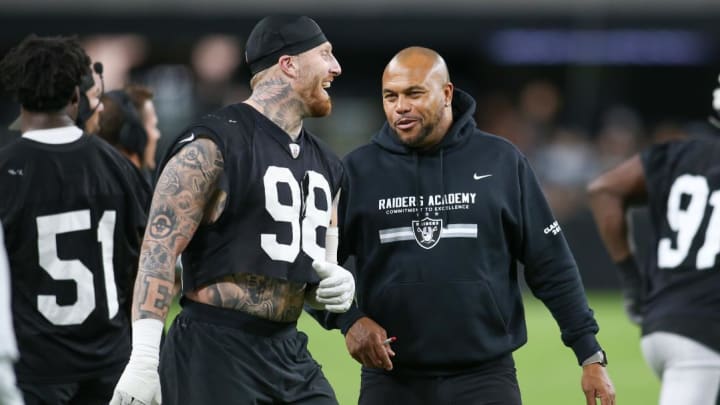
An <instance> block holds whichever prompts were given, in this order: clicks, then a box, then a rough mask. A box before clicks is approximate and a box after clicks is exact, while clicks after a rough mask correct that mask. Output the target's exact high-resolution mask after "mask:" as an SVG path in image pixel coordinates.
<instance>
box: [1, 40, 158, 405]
mask: <svg viewBox="0 0 720 405" xmlns="http://www.w3.org/2000/svg"><path fill="white" fill-rule="evenodd" d="M89 75H91V70H90V59H89V58H88V56H87V55H86V54H85V51H83V49H82V48H81V47H80V46H79V44H78V43H77V41H76V40H75V39H72V38H65V37H36V36H29V37H28V38H26V39H25V40H23V41H22V42H21V43H20V44H19V45H18V46H17V47H15V48H14V49H12V50H11V51H10V52H9V53H8V54H7V55H5V57H4V58H3V60H2V61H1V62H0V80H2V84H3V86H4V87H5V89H6V90H7V91H8V92H9V93H11V94H13V95H15V96H16V97H17V99H18V101H19V102H20V104H21V106H22V108H21V115H20V122H21V130H22V136H21V137H20V138H18V139H15V140H14V141H12V142H11V143H10V144H9V145H8V146H6V147H5V148H4V149H2V150H0V190H3V193H0V220H2V223H3V228H4V230H5V235H6V246H7V250H8V255H9V260H10V271H11V281H12V308H13V317H14V324H15V333H16V335H17V341H18V346H19V351H20V360H19V361H18V363H17V365H16V372H17V379H18V385H19V387H20V388H21V389H22V391H23V395H24V398H25V402H26V404H27V405H35V404H38V405H39V404H59V405H65V404H73V405H74V404H77V405H81V404H82V405H92V404H98V405H100V404H103V405H104V404H107V403H108V401H109V400H110V398H111V396H112V389H113V387H114V386H115V383H116V382H117V379H118V378H119V376H120V374H121V372H122V369H123V367H124V365H125V364H126V363H127V360H128V357H129V354H130V322H129V311H128V309H129V305H128V304H129V296H130V291H131V288H132V281H133V278H134V271H135V268H136V266H137V260H138V252H139V247H140V234H141V232H142V230H143V228H144V225H145V221H146V213H145V209H146V207H144V206H143V204H142V203H141V201H147V196H146V195H143V194H147V193H149V192H150V191H149V189H148V188H147V187H146V186H145V185H144V184H145V183H143V182H142V181H141V179H140V177H139V173H138V172H137V170H135V168H134V167H132V165H131V164H130V163H129V162H128V161H127V160H126V159H125V158H123V156H122V155H120V153H118V152H117V151H116V150H115V149H113V148H112V147H111V146H110V145H108V144H107V143H106V142H104V141H102V140H101V139H99V138H97V137H95V136H90V135H88V134H87V133H84V132H83V131H82V130H81V129H80V128H79V127H77V126H76V125H75V121H76V119H77V114H78V110H79V103H80V98H81V95H80V94H81V90H80V89H81V87H82V86H83V83H85V82H86V80H87V77H88V76H89Z"/></svg>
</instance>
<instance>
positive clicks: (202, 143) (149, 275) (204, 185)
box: [133, 138, 224, 320]
mask: <svg viewBox="0 0 720 405" xmlns="http://www.w3.org/2000/svg"><path fill="white" fill-rule="evenodd" d="M223 164H224V163H223V158H222V154H221V153H220V151H219V150H218V148H217V146H216V145H215V143H213V142H212V141H210V140H208V139H204V138H201V139H198V140H196V141H194V142H192V143H190V144H188V145H187V146H185V147H184V148H183V149H181V150H180V151H179V152H178V153H177V154H176V155H175V156H173V157H172V158H171V159H170V161H169V162H168V163H167V165H166V166H165V169H164V170H163V172H162V174H161V175H160V178H159V179H158V186H157V188H156V190H155V194H154V195H153V201H152V205H151V207H150V215H149V218H148V225H147V230H146V231H145V238H144V240H143V244H142V248H141V251H140V265H139V269H138V275H137V279H136V280H135V292H134V295H133V319H142V318H154V319H160V320H164V319H165V317H166V316H167V313H168V309H169V308H170V303H171V301H172V298H173V297H172V289H173V283H174V281H175V262H176V260H177V257H178V255H179V254H180V253H181V252H182V251H183V250H184V249H185V247H186V246H187V244H188V243H189V242H190V240H191V239H192V237H193V235H194V234H195V231H196V230H197V228H198V226H199V225H200V223H201V221H202V219H203V212H204V211H205V209H206V206H207V205H208V201H209V200H210V197H209V196H211V195H213V194H214V193H215V191H216V189H217V183H218V179H219V178H220V174H221V173H222V170H223Z"/></svg>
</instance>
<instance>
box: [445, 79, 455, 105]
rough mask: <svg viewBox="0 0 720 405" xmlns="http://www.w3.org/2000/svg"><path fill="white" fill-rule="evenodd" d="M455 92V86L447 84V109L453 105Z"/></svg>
mask: <svg viewBox="0 0 720 405" xmlns="http://www.w3.org/2000/svg"><path fill="white" fill-rule="evenodd" d="M454 90H455V85H453V84H452V83H451V82H447V83H445V86H444V87H443V95H444V96H445V107H450V106H451V105H452V99H453V94H454V93H455V92H454Z"/></svg>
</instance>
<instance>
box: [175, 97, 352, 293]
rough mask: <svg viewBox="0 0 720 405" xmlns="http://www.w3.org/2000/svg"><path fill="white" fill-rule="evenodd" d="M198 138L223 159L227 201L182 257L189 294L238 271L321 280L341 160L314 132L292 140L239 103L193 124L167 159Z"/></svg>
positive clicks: (310, 281) (339, 179) (269, 122)
mask: <svg viewBox="0 0 720 405" xmlns="http://www.w3.org/2000/svg"><path fill="white" fill-rule="evenodd" d="M199 137H205V138H209V139H211V140H212V141H213V142H215V144H216V145H217V146H218V148H219V150H220V152H221V153H222V155H223V160H224V162H225V163H224V170H223V174H222V177H221V181H220V186H221V188H222V189H223V190H224V191H225V192H226V193H227V202H226V205H225V208H224V211H223V213H222V215H221V216H220V218H219V219H218V220H217V221H216V222H215V223H213V224H211V225H201V226H200V227H199V228H198V230H197V231H196V233H195V235H194V236H193V238H192V240H191V241H190V243H189V245H188V247H187V249H186V250H185V251H184V252H183V254H182V261H183V290H185V291H190V290H194V289H196V288H197V287H199V286H202V285H206V284H208V283H210V282H212V281H213V280H215V279H217V278H219V277H222V276H225V275H228V274H234V273H253V274H262V275H265V276H270V277H275V278H279V279H285V280H291V281H298V282H307V283H317V282H318V278H317V275H316V274H315V272H314V271H313V269H312V267H311V263H312V260H313V259H324V257H325V231H326V229H327V226H328V224H329V221H330V213H331V208H332V203H331V201H332V196H333V195H335V194H336V193H337V191H338V189H339V184H340V181H341V176H342V166H341V163H340V160H339V159H338V158H337V157H336V156H335V155H334V154H333V152H332V151H331V150H330V149H329V148H328V147H327V146H326V145H325V144H323V143H321V142H320V141H319V140H318V139H317V138H316V137H315V136H313V135H312V134H310V133H309V132H308V131H306V130H304V129H303V131H302V132H301V134H300V136H299V137H298V139H297V140H296V141H292V140H291V138H290V137H289V136H288V135H287V133H285V132H284V131H283V130H282V129H281V128H280V127H278V126H277V125H275V124H274V123H273V122H272V121H270V120H269V119H268V118H267V117H265V116H264V115H262V114H260V113H259V112H257V111H256V110H255V109H253V108H252V107H250V106H248V105H246V104H235V105H231V106H228V107H225V108H223V109H221V110H219V111H217V112H215V113H213V114H209V115H207V116H205V117H203V118H202V119H201V120H200V121H199V122H198V123H196V124H194V125H192V126H191V127H190V128H189V129H188V130H187V131H186V132H185V133H183V134H182V135H181V136H179V137H178V138H177V140H176V142H175V144H174V146H173V148H172V149H171V150H170V152H169V155H168V157H166V159H164V160H165V162H167V160H168V159H169V158H170V156H172V155H174V154H175V153H177V151H178V150H180V149H181V148H183V147H186V145H190V144H192V141H193V140H194V139H196V138H199Z"/></svg>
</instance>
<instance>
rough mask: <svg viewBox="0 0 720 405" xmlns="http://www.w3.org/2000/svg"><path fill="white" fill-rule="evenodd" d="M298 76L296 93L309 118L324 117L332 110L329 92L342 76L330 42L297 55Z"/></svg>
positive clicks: (295, 86)
mask: <svg viewBox="0 0 720 405" xmlns="http://www.w3.org/2000/svg"><path fill="white" fill-rule="evenodd" d="M296 58H297V64H298V74H297V79H296V80H295V85H294V88H295V91H296V92H297V94H298V96H299V97H300V100H301V101H302V103H303V104H304V107H305V110H306V111H305V112H306V115H307V116H308V117H324V116H326V115H328V114H330V111H331V110H332V101H331V100H330V95H329V94H328V92H327V90H326V89H328V88H330V85H331V84H332V81H333V80H334V79H335V78H336V77H337V76H340V73H342V69H341V68H340V63H338V61H337V59H335V55H333V53H332V45H330V43H329V42H325V43H322V44H320V45H318V46H316V47H315V48H312V49H310V50H308V51H305V52H303V53H301V54H299V55H296Z"/></svg>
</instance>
